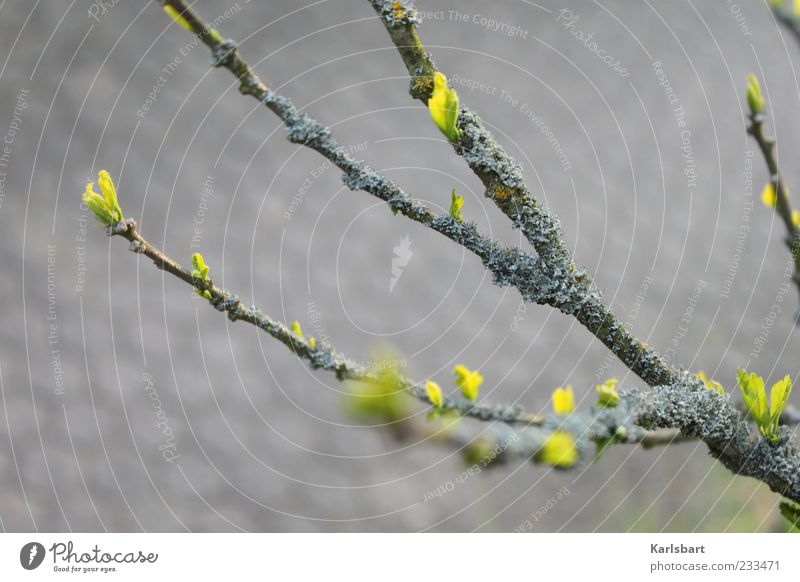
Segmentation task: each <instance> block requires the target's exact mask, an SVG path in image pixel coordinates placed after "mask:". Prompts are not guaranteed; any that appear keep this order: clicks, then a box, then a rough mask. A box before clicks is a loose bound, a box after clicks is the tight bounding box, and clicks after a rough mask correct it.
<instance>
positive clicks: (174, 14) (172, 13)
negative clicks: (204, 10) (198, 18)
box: [164, 4, 222, 43]
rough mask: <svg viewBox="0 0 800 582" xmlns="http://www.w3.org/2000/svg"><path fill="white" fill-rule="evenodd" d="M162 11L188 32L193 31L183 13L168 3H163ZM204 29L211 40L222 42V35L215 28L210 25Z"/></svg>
mask: <svg viewBox="0 0 800 582" xmlns="http://www.w3.org/2000/svg"><path fill="white" fill-rule="evenodd" d="M164 12H166V13H167V14H168V15H169V17H170V18H172V20H174V21H175V22H177V23H178V24H180V25H181V26H182V27H183V28H185V29H186V30H188V31H189V32H191V33H194V32H195V30H194V29H193V28H192V25H191V24H189V21H188V20H186V18H185V17H184V16H183V14H181V13H180V12H178V11H177V10H175V8H173V7H172V6H170V5H169V4H165V5H164ZM204 30H205V32H207V33H208V35H209V36H210V37H211V40H213V41H214V42H216V43H221V42H222V37H221V36H220V34H219V32H217V31H216V30H215V29H213V28H211V27H210V26H207V27H206V28H205V29H204Z"/></svg>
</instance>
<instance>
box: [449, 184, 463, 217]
mask: <svg viewBox="0 0 800 582" xmlns="http://www.w3.org/2000/svg"><path fill="white" fill-rule="evenodd" d="M463 207H464V199H463V198H462V197H461V196H459V195H458V194H456V189H455V188H453V191H452V192H451V193H450V218H452V219H453V220H457V221H458V222H464V217H463V216H461V209H462V208H463Z"/></svg>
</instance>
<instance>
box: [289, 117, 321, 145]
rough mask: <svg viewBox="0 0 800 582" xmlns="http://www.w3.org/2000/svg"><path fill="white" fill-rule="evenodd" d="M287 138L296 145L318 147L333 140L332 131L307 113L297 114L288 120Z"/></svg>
mask: <svg viewBox="0 0 800 582" xmlns="http://www.w3.org/2000/svg"><path fill="white" fill-rule="evenodd" d="M286 138H287V139H288V140H289V141H290V142H292V143H296V144H302V145H310V146H311V147H316V146H320V145H324V144H325V142H328V141H330V139H331V130H330V129H329V128H328V127H327V126H325V125H323V124H322V123H320V122H319V121H317V120H316V119H314V118H313V117H311V116H309V115H307V114H305V113H295V114H294V115H293V116H292V117H291V118H289V119H288V120H286Z"/></svg>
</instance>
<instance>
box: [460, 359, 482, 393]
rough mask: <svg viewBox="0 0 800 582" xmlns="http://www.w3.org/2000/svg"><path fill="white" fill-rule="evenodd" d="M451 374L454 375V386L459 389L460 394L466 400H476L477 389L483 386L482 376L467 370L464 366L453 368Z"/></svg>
mask: <svg viewBox="0 0 800 582" xmlns="http://www.w3.org/2000/svg"><path fill="white" fill-rule="evenodd" d="M453 374H455V375H456V386H458V387H459V388H460V389H461V394H463V395H464V398H466V399H467V400H471V401H474V400H476V399H477V398H478V389H479V388H480V385H481V384H483V376H481V374H480V373H479V372H478V371H477V370H475V371H472V370H469V369H468V368H467V367H466V366H462V365H461V364H459V365H457V366H456V367H455V368H453Z"/></svg>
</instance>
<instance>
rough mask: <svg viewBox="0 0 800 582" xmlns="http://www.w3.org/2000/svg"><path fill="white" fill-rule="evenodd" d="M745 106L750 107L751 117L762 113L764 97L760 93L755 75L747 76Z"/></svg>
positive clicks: (759, 86)
mask: <svg viewBox="0 0 800 582" xmlns="http://www.w3.org/2000/svg"><path fill="white" fill-rule="evenodd" d="M747 104H748V105H749V106H750V113H752V114H753V116H756V115H761V114H763V113H764V105H765V102H764V95H763V94H762V93H761V85H760V84H759V82H758V77H756V76H755V75H748V76H747Z"/></svg>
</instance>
